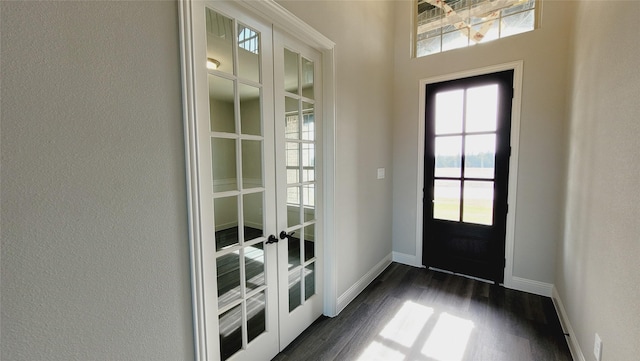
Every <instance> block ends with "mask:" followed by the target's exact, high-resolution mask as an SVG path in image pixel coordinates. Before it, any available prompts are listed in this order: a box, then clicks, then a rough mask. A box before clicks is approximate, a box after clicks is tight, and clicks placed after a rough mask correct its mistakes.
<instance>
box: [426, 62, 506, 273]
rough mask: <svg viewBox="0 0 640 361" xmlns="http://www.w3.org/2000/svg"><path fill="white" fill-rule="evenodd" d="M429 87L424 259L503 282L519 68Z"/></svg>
mask: <svg viewBox="0 0 640 361" xmlns="http://www.w3.org/2000/svg"><path fill="white" fill-rule="evenodd" d="M426 87H427V88H426V99H425V101H426V107H425V109H426V124H425V158H424V179H425V188H424V206H423V207H424V213H423V214H424V219H423V243H424V246H423V252H424V253H423V263H424V264H425V266H427V267H434V268H440V269H444V270H448V271H453V272H457V273H462V274H467V275H470V276H475V277H480V278H484V279H489V280H493V281H496V282H499V283H500V282H502V281H503V278H504V244H505V233H506V218H507V188H508V187H507V185H508V178H509V156H510V133H511V104H512V98H513V70H509V71H503V72H499V73H493V74H487V75H481V76H475V77H471V78H464V79H459V80H452V81H446V82H441V83H436V84H428V85H427V86H426Z"/></svg>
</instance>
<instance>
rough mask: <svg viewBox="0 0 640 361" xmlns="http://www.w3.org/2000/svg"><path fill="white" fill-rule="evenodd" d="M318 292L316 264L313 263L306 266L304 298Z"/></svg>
mask: <svg viewBox="0 0 640 361" xmlns="http://www.w3.org/2000/svg"><path fill="white" fill-rule="evenodd" d="M315 293H316V264H315V263H311V264H309V265H307V266H305V267H304V299H305V300H308V299H309V297H311V296H313V295H314V294H315Z"/></svg>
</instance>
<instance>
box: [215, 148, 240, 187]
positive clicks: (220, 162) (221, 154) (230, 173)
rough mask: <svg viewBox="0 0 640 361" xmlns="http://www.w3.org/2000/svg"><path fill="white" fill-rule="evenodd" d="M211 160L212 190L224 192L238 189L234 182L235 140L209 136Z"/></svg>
mask: <svg viewBox="0 0 640 361" xmlns="http://www.w3.org/2000/svg"><path fill="white" fill-rule="evenodd" d="M211 162H212V166H213V170H212V173H213V191H214V192H225V191H231V190H236V189H238V184H237V182H236V179H237V178H236V177H237V175H236V141H235V140H234V139H225V138H211Z"/></svg>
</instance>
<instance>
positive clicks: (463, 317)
mask: <svg viewBox="0 0 640 361" xmlns="http://www.w3.org/2000/svg"><path fill="white" fill-rule="evenodd" d="M273 360H276V361H285V360H286V361H292V360H296V361H298V360H363V361H365V360H366V361H369V360H384V361H393V360H416V361H463V360H464V361H471V360H473V361H480V360H483V361H484V360H487V361H502V360H504V361H545V360H550V361H551V360H556V361H565V360H571V354H570V352H569V349H568V347H567V343H566V341H565V338H564V335H563V332H562V329H561V327H560V323H559V321H558V318H557V315H556V313H555V310H554V307H553V303H552V301H551V299H550V298H547V297H541V296H537V295H533V294H529V293H524V292H518V291H513V290H508V289H505V288H502V287H499V286H495V285H491V284H488V283H484V282H480V281H475V280H471V279H468V278H465V277H461V276H455V275H450V274H446V273H441V272H435V271H429V270H426V269H419V268H414V267H409V266H405V265H400V264H397V263H394V264H392V265H391V266H389V267H388V268H387V269H386V270H385V271H384V272H383V273H382V274H381V275H380V276H379V277H378V278H376V279H375V280H374V281H373V282H372V283H371V284H370V285H369V286H368V287H367V288H366V289H365V290H364V291H363V292H362V293H361V294H360V295H359V296H358V297H357V298H356V299H355V300H354V301H353V302H352V303H351V304H350V305H349V306H348V307H347V308H346V309H345V310H343V311H342V312H341V313H340V315H338V316H337V317H334V318H328V317H324V316H323V317H321V318H320V319H318V320H317V321H316V322H315V323H314V324H313V325H311V326H310V327H309V328H308V329H307V330H306V331H304V332H303V333H302V334H301V335H300V336H299V337H298V338H297V339H295V340H294V341H293V342H292V343H291V344H290V345H289V346H288V347H287V348H286V349H285V350H283V351H282V352H281V353H279V354H278V355H277V356H276V357H275V358H274V359H273Z"/></svg>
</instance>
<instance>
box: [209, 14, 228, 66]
mask: <svg viewBox="0 0 640 361" xmlns="http://www.w3.org/2000/svg"><path fill="white" fill-rule="evenodd" d="M206 18H207V68H209V69H215V70H218V71H223V72H225V73H229V74H233V20H231V19H229V18H228V17H226V16H224V15H220V14H218V13H217V12H215V11H213V10H211V9H207V10H206ZM216 62H217V63H216ZM214 64H219V65H217V66H216V65H214Z"/></svg>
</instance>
